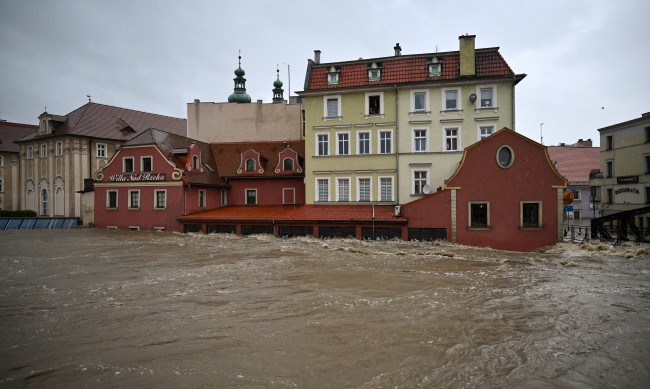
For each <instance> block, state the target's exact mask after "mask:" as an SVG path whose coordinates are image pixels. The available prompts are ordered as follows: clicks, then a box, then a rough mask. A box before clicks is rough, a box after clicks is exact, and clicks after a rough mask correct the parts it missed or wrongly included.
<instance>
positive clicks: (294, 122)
mask: <svg viewBox="0 0 650 389" xmlns="http://www.w3.org/2000/svg"><path fill="white" fill-rule="evenodd" d="M187 137H188V138H191V139H196V140H199V141H202V142H206V143H211V142H256V141H268V140H301V139H302V112H301V106H300V104H287V103H285V102H282V103H262V102H261V101H258V102H256V103H212V102H201V101H199V100H194V102H192V103H188V104H187Z"/></svg>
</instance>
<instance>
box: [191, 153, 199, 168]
mask: <svg viewBox="0 0 650 389" xmlns="http://www.w3.org/2000/svg"><path fill="white" fill-rule="evenodd" d="M192 169H196V170H198V169H199V156H198V155H194V156H192Z"/></svg>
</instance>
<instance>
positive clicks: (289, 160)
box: [282, 157, 296, 172]
mask: <svg viewBox="0 0 650 389" xmlns="http://www.w3.org/2000/svg"><path fill="white" fill-rule="evenodd" d="M287 163H291V169H287ZM295 166H296V162H295V161H294V160H293V158H291V157H286V158H284V159H283V160H282V170H283V171H285V172H292V171H294V170H296V167H295Z"/></svg>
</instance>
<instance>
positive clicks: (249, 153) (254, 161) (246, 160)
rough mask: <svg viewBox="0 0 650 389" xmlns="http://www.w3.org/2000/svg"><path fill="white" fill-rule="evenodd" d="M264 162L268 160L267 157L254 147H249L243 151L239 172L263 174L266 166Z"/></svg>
mask: <svg viewBox="0 0 650 389" xmlns="http://www.w3.org/2000/svg"><path fill="white" fill-rule="evenodd" d="M262 162H266V159H265V158H264V157H262V156H261V155H260V153H258V152H257V151H255V150H253V149H248V150H246V151H244V152H243V153H241V159H240V161H239V167H238V168H237V174H246V175H252V174H254V175H257V174H263V173H264V167H263V166H262Z"/></svg>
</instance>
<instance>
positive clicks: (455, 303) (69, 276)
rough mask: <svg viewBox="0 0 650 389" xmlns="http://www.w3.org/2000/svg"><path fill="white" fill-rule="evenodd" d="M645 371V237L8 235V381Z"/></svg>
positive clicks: (3, 258)
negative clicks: (510, 243) (548, 244)
mask: <svg viewBox="0 0 650 389" xmlns="http://www.w3.org/2000/svg"><path fill="white" fill-rule="evenodd" d="M648 382H650V247H649V246H647V245H646V246H635V245H627V246H624V247H616V248H613V247H612V246H611V244H610V245H608V244H601V243H600V242H593V243H589V244H586V245H584V246H580V247H579V246H577V245H575V244H561V245H558V246H555V247H553V248H551V249H549V250H547V251H546V252H544V253H524V254H522V253H512V252H503V251H496V250H488V249H476V248H469V247H464V246H458V245H454V244H449V243H441V244H436V243H431V242H404V241H388V242H363V241H357V240H347V239H339V240H318V239H312V238H292V239H280V238H275V237H273V236H268V235H257V236H249V237H239V236H234V235H217V234H212V235H200V234H188V235H184V234H171V233H154V232H131V231H107V230H93V229H82V230H76V231H51V230H50V231H1V232H0V387H24V386H27V387H84V386H87V387H151V388H159V387H170V388H179V387H187V388H194V387H219V388H497V387H529V388H549V387H562V388H566V387H568V388H594V387H599V388H642V387H647V385H648Z"/></svg>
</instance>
